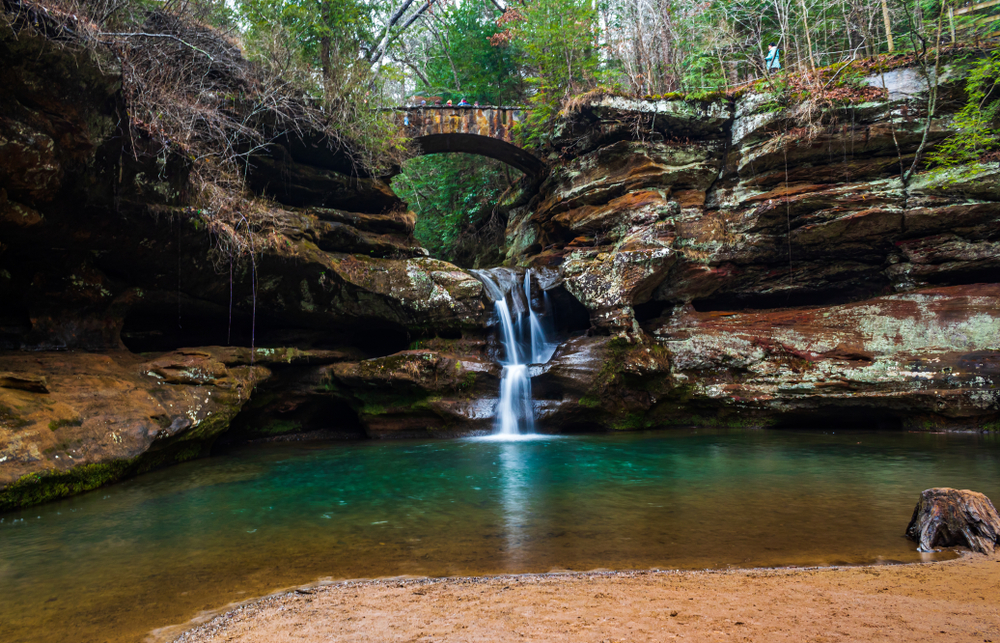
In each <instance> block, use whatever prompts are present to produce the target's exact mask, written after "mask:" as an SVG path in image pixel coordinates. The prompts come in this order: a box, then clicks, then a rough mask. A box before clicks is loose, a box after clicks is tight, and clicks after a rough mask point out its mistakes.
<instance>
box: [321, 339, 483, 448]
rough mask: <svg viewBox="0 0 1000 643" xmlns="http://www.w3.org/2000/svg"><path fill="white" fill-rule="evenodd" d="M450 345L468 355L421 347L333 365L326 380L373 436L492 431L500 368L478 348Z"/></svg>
mask: <svg viewBox="0 0 1000 643" xmlns="http://www.w3.org/2000/svg"><path fill="white" fill-rule="evenodd" d="M442 344H443V345H442V346H441V348H444V349H446V350H447V348H449V347H448V346H447V342H442ZM450 348H452V349H455V348H460V349H462V351H463V354H461V355H456V354H454V353H446V352H441V351H440V350H432V349H417V350H408V351H403V352H400V353H396V354H393V355H389V356H387V357H379V358H374V359H369V360H365V361H361V362H345V363H341V364H334V365H332V366H330V367H328V368H327V369H325V372H324V384H325V385H326V387H327V389H328V390H329V391H330V394H331V395H335V396H340V397H342V398H344V399H347V400H348V401H349V403H350V404H351V406H352V407H353V408H354V409H355V411H356V412H357V414H358V418H359V419H360V421H361V424H362V425H363V426H364V429H365V432H366V433H367V435H368V436H370V437H375V438H387V437H428V436H431V437H435V436H437V437H445V436H457V435H477V434H485V433H489V432H491V430H492V427H493V410H494V407H495V406H496V402H497V400H496V396H497V391H498V390H499V382H500V368H499V366H497V365H496V364H494V363H493V362H492V361H490V360H488V359H485V358H483V357H481V356H476V355H475V354H474V353H472V352H473V351H475V352H479V351H477V350H476V348H474V347H471V346H469V345H465V346H460V347H459V346H451V347H450ZM470 353H472V354H470Z"/></svg>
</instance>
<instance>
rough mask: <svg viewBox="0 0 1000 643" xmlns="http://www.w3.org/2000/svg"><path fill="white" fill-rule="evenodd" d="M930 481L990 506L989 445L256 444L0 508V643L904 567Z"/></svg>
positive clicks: (676, 437)
mask: <svg viewBox="0 0 1000 643" xmlns="http://www.w3.org/2000/svg"><path fill="white" fill-rule="evenodd" d="M939 485H940V486H950V487H955V488H958V489H964V488H972V489H976V490H978V491H981V492H983V493H985V494H986V495H987V496H989V497H992V498H998V497H1000V436H997V435H927V434H910V433H851V432H841V431H837V432H836V435H833V434H827V433H820V432H816V431H812V432H807V431H791V430H781V431H778V430H769V431H678V430H674V431H665V432H660V433H646V434H627V435H604V436H595V435H587V436H565V437H561V438H559V439H555V440H525V441H488V440H487V441H483V440H399V441H378V440H376V441H360V442H353V443H343V442H340V443H286V444H281V443H268V444H260V445H251V446H247V447H243V448H240V449H238V450H236V451H232V452H229V453H226V454H223V455H220V456H217V457H213V458H208V459H204V460H197V461H192V462H188V463H185V464H182V465H178V466H176V467H173V468H170V469H165V470H162V471H158V472H154V473H150V474H147V475H144V476H141V477H139V478H136V479H133V480H130V481H127V482H124V483H121V484H116V485H112V486H110V487H107V488H104V489H98V490H96V491H93V492H91V493H87V494H83V495H80V496H77V497H74V498H68V499H65V500H61V501H58V502H53V503H50V504H46V505H43V506H40V507H35V508H32V509H26V510H23V511H20V512H16V513H8V514H3V515H0V552H2V556H0V640H2V641H3V642H4V643H57V642H60V643H61V642H63V641H74V642H75V643H98V642H100V643H126V642H129V643H135V642H136V641H140V640H142V639H143V637H144V636H145V634H146V633H147V632H148V631H149V630H151V629H153V628H158V627H164V626H166V625H169V624H172V623H183V622H186V621H187V620H188V619H190V618H192V617H194V616H195V615H196V614H197V613H198V612H199V611H201V610H207V609H217V608H220V607H222V606H224V605H226V604H228V603H230V602H232V601H239V600H246V599H249V598H253V597H255V596H260V595H263V594H266V593H268V592H272V591H275V590H277V589H279V588H282V587H289V586H294V585H299V584H304V583H309V582H313V581H316V580H318V579H321V578H330V579H348V578H366V577H367V578H372V577H380V576H398V575H401V574H408V575H416V576H420V575H426V576H461V575H469V574H494V573H520V572H547V571H550V570H557V569H569V570H579V571H586V570H592V569H602V568H603V569H648V568H670V569H675V568H688V569H691V568H706V567H725V566H729V565H733V566H738V567H761V566H773V565H823V564H851V563H872V562H879V561H882V562H892V561H906V562H908V561H918V560H921V558H922V555H921V554H919V553H917V551H916V543H913V542H911V541H909V540H906V539H905V538H904V537H903V532H904V530H905V529H906V525H907V522H908V521H909V519H910V515H911V513H912V512H913V506H914V503H915V502H916V501H917V498H918V496H919V494H920V491H922V490H923V489H926V488H928V487H932V486H939ZM949 555H950V554H948V553H942V554H935V555H932V556H937V557H939V558H940V557H942V556H949Z"/></svg>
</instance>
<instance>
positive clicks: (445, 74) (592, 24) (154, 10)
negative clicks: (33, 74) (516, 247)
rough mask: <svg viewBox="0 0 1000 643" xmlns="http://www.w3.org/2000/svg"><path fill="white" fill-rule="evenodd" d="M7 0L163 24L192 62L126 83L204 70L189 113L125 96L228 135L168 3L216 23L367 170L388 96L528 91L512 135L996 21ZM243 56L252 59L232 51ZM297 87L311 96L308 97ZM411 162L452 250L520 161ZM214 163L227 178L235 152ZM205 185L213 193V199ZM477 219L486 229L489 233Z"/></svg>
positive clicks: (822, 75) (819, 7)
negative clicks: (625, 103)
mask: <svg viewBox="0 0 1000 643" xmlns="http://www.w3.org/2000/svg"><path fill="white" fill-rule="evenodd" d="M4 2H5V4H7V5H14V4H16V5H19V6H39V7H42V8H43V9H44V10H45V11H49V10H52V12H53V13H61V14H62V15H66V16H73V19H74V20H75V19H76V18H77V17H78V16H79V17H82V18H84V19H85V21H86V22H87V23H88V25H90V26H89V27H88V28H89V29H90V31H91V32H92V33H93V35H94V37H95V38H97V39H101V40H102V42H109V41H108V38H112V40H113V41H114V42H117V44H116V45H115V46H116V47H118V48H119V49H121V50H123V51H126V50H127V51H131V52H133V55H134V54H135V53H136V52H139V53H141V52H143V51H145V52H147V53H149V52H152V51H153V50H152V49H151V45H152V44H153V43H160V44H161V45H162V44H163V43H165V42H166V41H162V40H160V41H156V40H154V39H155V38H157V37H167V38H173V39H174V41H173V42H172V43H171V46H173V47H174V48H175V49H177V48H180V49H182V50H185V51H186V52H187V53H188V54H189V55H188V56H187V57H188V58H189V59H190V60H191V65H190V66H188V67H184V68H183V69H180V68H179V69H178V70H172V69H170V68H169V67H164V66H162V65H158V63H156V60H157V59H156V58H155V57H149V59H148V62H149V64H148V65H147V68H146V69H144V70H139V71H137V72H136V75H135V78H136V79H137V82H136V83H133V84H132V85H129V86H131V87H140V86H142V88H143V92H145V93H143V94H141V95H140V94H136V96H137V98H141V99H143V100H145V99H146V98H148V96H149V93H148V91H147V86H146V85H143V84H142V83H144V82H146V81H148V80H149V79H150V78H153V77H156V78H158V79H159V80H158V82H161V84H163V83H166V84H169V83H174V84H175V85H176V84H178V83H185V82H188V81H189V80H192V79H200V80H198V83H199V84H198V85H197V86H195V87H188V88H187V89H186V90H185V91H186V94H187V96H188V99H187V101H188V102H187V103H184V102H176V101H175V103H176V104H175V105H174V106H175V107H176V106H181V107H183V106H184V105H188V106H189V107H190V109H188V110H187V111H184V110H183V109H182V110H181V112H183V113H181V112H177V110H175V109H162V107H163V105H164V101H162V100H161V101H159V102H156V101H152V102H150V101H149V100H146V103H143V100H137V102H136V105H137V106H138V107H140V108H142V109H140V110H138V111H137V112H136V113H137V114H140V115H141V116H142V118H144V119H146V121H145V123H144V125H146V126H148V127H147V129H148V130H149V131H151V132H153V133H156V132H162V133H164V134H163V138H164V140H168V139H169V141H170V142H171V144H176V143H177V141H178V140H179V139H185V140H188V139H192V135H191V131H186V130H185V129H184V123H186V122H188V120H191V119H192V118H193V116H192V114H194V113H195V112H197V114H211V115H212V116H213V118H215V121H211V119H204V118H202V119H201V120H202V121H204V122H215V123H221V124H222V126H224V128H225V127H228V128H230V130H229V131H231V134H232V135H231V136H229V135H227V136H229V138H227V139H226V140H228V141H232V140H236V139H238V138H239V137H240V136H242V135H243V134H244V130H245V129H246V128H245V126H244V125H242V124H241V123H240V122H237V121H236V120H234V119H233V118H232V113H231V112H232V110H231V109H230V108H229V107H227V105H229V104H231V103H232V104H235V103H239V102H241V101H242V102H246V101H245V99H246V96H245V95H244V94H242V93H240V94H239V95H235V94H232V93H231V92H225V91H223V89H222V88H221V86H220V87H214V86H213V87H211V88H209V87H207V86H205V85H204V82H205V79H206V78H211V75H206V74H203V73H202V71H203V70H205V69H210V68H217V67H218V62H219V61H217V60H216V58H214V57H212V55H210V54H209V53H208V52H207V50H206V49H204V47H203V46H200V45H197V44H195V43H192V42H188V41H185V40H184V39H183V38H181V37H179V36H178V35H177V34H178V33H180V32H178V31H177V28H178V27H177V25H178V24H180V23H179V22H177V21H178V20H183V21H188V23H193V24H196V25H203V26H205V27H211V28H212V29H214V31H215V32H216V33H220V34H221V35H222V36H223V38H222V40H220V42H224V43H227V44H226V46H225V47H222V48H221V49H218V48H217V54H216V55H221V54H220V53H219V52H222V51H223V50H226V47H229V48H230V49H231V51H230V50H226V53H225V56H226V58H227V60H232V61H234V62H233V66H232V67H231V70H232V71H233V73H235V74H236V75H237V76H239V77H240V78H241V79H243V80H241V81H240V82H242V83H244V84H245V85H246V86H248V87H249V86H253V87H256V88H262V89H257V90H255V91H256V93H255V94H254V95H253V97H252V98H253V100H254V101H257V102H256V103H254V105H255V106H254V109H255V110H257V111H258V112H260V113H263V112H266V111H268V110H270V111H271V112H273V113H280V114H282V116H281V118H285V119H286V120H289V121H290V122H294V121H295V120H296V119H300V118H304V117H308V118H310V119H313V121H315V123H316V124H318V125H322V127H323V128H326V130H327V131H329V133H330V140H332V141H335V142H336V144H338V145H341V144H343V145H344V146H345V149H347V148H349V149H350V150H351V154H352V159H353V161H354V162H355V164H356V167H358V168H359V169H360V170H361V171H363V172H367V173H369V174H384V173H386V172H388V171H391V170H392V169H393V168H395V167H399V165H400V164H402V163H404V162H406V158H407V156H408V152H407V149H406V141H405V140H403V139H402V138H401V136H400V133H399V131H398V129H397V127H396V126H395V124H394V122H393V120H392V118H391V116H390V115H389V112H387V111H386V108H391V107H394V106H398V105H402V104H415V103H416V104H419V103H420V101H428V102H434V101H437V100H441V101H448V100H452V101H455V102H457V101H459V100H461V99H465V100H467V101H468V102H469V103H474V102H479V103H481V104H485V105H511V106H522V107H527V108H529V109H530V111H529V116H528V118H527V119H526V120H525V122H524V123H523V124H522V125H521V126H520V131H518V132H517V135H518V136H519V140H520V143H521V144H522V145H524V146H525V147H528V148H538V147H543V146H544V145H545V143H546V140H547V139H548V137H549V135H550V133H551V128H552V125H553V123H554V120H555V116H556V115H557V114H558V113H559V112H560V110H562V109H564V108H565V106H566V105H567V103H568V101H570V99H572V98H573V97H574V96H579V95H584V94H587V93H588V92H599V93H613V94H619V95H628V96H635V97H657V98H658V97H670V98H680V97H687V98H695V99H697V98H711V97H716V96H721V95H726V94H728V95H731V94H732V92H734V91H737V90H739V89H740V88H745V87H747V86H749V85H751V84H752V83H755V82H756V83H761V82H763V83H767V84H768V86H769V88H770V89H772V90H774V89H778V90H781V91H784V92H786V93H790V94H792V93H796V92H797V93H798V95H803V96H804V95H809V94H810V93H812V95H815V92H816V91H817V90H818V89H821V90H822V91H826V90H827V89H828V88H830V86H831V83H832V82H833V80H834V79H836V80H837V83H838V85H840V86H843V85H846V84H849V83H850V81H851V78H852V70H851V69H849V68H848V67H849V65H852V64H855V63H858V62H859V61H876V59H878V58H880V57H881V59H882V60H886V59H887V58H886V57H887V56H890V57H891V56H894V57H895V58H894V60H897V61H899V60H902V61H904V62H905V63H906V64H914V65H915V66H918V67H920V68H921V69H923V71H924V73H925V75H927V76H928V78H930V76H931V74H932V73H933V69H934V68H935V67H936V62H935V60H934V59H935V56H937V55H938V53H939V52H940V51H941V50H942V49H945V48H955V47H958V48H959V50H979V49H991V48H994V47H995V46H996V42H997V41H998V39H1000V19H998V15H1000V5H995V4H991V3H989V2H982V3H979V4H976V3H973V2H967V1H966V0H389V1H388V2H373V1H372V0H4ZM81 24H82V22H81ZM171 25H173V26H171ZM158 29H166V30H167V31H168V32H169V33H167V32H164V33H159V32H157V30H158ZM171 29H172V30H173V31H170V30H171ZM151 31H152V32H153V33H150V32H151ZM195 31H196V30H195ZM192 33H194V32H192ZM199 42H200V41H199ZM771 46H774V47H775V48H776V49H777V54H776V56H773V57H772V59H771V60H776V61H777V65H772V64H770V63H768V62H767V61H768V58H767V56H768V53H769V50H770V49H771ZM185 48H186V49H185ZM238 57H241V58H240V59H241V60H242V58H245V59H246V61H248V62H249V63H250V64H251V65H253V66H254V70H250V69H248V68H244V67H241V66H240V65H242V64H243V63H242V62H239V61H238V60H237V58H238ZM980 58H983V59H984V62H983V63H982V64H981V65H980V66H979V68H977V70H975V71H974V73H973V77H972V79H971V80H970V84H969V87H968V92H969V95H970V97H971V98H970V104H969V106H967V108H966V109H965V110H963V111H962V112H961V113H960V115H959V120H958V125H959V127H960V128H962V130H963V136H962V137H959V138H956V139H955V140H953V141H952V144H951V147H948V146H947V145H945V146H943V147H942V150H941V151H939V152H936V153H934V154H931V155H929V157H928V159H929V160H931V161H932V162H935V163H937V164H940V165H948V164H949V163H953V162H956V159H958V160H966V159H969V158H985V157H987V156H988V155H990V154H995V153H996V151H997V143H996V138H997V136H996V133H997V131H1000V127H998V126H1000V123H997V120H998V114H997V108H996V106H997V102H996V98H997V82H998V78H997V75H998V71H997V70H998V67H997V62H996V60H997V59H996V55H995V54H993V55H990V54H987V55H986V56H985V57H983V56H980ZM866 64H867V63H866ZM871 64H875V65H876V66H878V65H879V64H882V63H877V62H874V63H871ZM771 66H773V67H777V66H780V72H779V71H778V70H777V69H768V67H771ZM845 69H846V70H847V71H845ZM866 69H868V67H866ZM855 71H856V70H855ZM139 72H141V73H139ZM181 72H183V74H181ZM855 75H857V74H855ZM182 76H183V78H182ZM185 79H187V80H185ZM139 81H141V82H139ZM168 81H169V82H168ZM178 87H179V85H178ZM181 89H183V88H181ZM847 89H848V90H849V89H850V88H847ZM288 90H292V93H293V94H295V95H296V96H298V97H300V99H301V100H299V99H296V100H299V103H295V102H294V101H293V102H285V103H282V104H280V105H278V109H277V111H275V109H273V105H272V104H271V103H269V101H271V102H273V101H274V100H275V97H277V96H284V95H287V94H288ZM175 93H178V92H175ZM180 93H185V92H180ZM838 96H841V97H843V96H847V97H848V98H850V92H849V91H846V90H845V91H843V92H840V94H837V93H836V92H832V93H829V94H828V95H826V96H825V97H828V98H837V97H838ZM154 98H155V97H154ZM855 98H859V99H866V100H867V99H869V98H870V96H868V95H867V94H865V95H860V94H859V96H858V97H855ZM147 103H148V104H147ZM300 103H301V104H303V105H306V106H308V108H309V109H305V110H303V109H301V108H300V107H299V104H300ZM275 105H277V103H275ZM206 109H207V110H209V111H206ZM227 110H228V111H227ZM310 110H313V111H310ZM171 119H173V120H171ZM279 120H280V119H279ZM320 121H322V123H320ZM241 128H243V129H241ZM209 129H211V128H209ZM203 134H204V135H203V139H204V140H205V141H212V140H214V139H213V138H212V136H213V134H212V132H210V131H208V130H205V131H204V132H203ZM233 137H235V138H233ZM192 140H193V139H192ZM348 142H349V144H348ZM265 143H266V141H263V140H260V141H258V140H248V141H245V142H243V143H242V144H243V145H244V147H245V146H247V145H250V146H254V145H258V144H265ZM192 145H193V143H192ZM190 153H191V155H192V157H196V158H199V159H203V158H208V157H209V156H210V155H206V154H204V153H201V152H198V151H197V150H195V149H194V148H193V147H192V148H191V150H190ZM408 163H410V165H405V166H404V167H403V175H402V177H401V179H400V181H399V182H397V183H398V185H399V186H401V187H400V189H401V190H402V191H403V192H405V193H406V196H407V197H414V198H415V197H416V195H418V194H422V193H423V194H427V193H428V190H429V189H430V187H429V186H432V185H441V184H440V182H441V181H449V182H450V183H449V185H448V187H447V189H445V188H442V189H441V195H440V198H439V199H437V198H435V199H429V198H425V199H423V200H422V202H423V203H432V204H433V207H431V209H429V210H428V211H427V212H422V211H420V207H421V206H414V207H416V208H417V210H418V217H423V220H422V223H421V224H420V227H419V230H418V232H419V233H420V234H422V235H423V237H422V239H421V240H422V241H423V242H424V243H425V244H427V245H428V247H430V248H432V249H433V250H434V252H435V254H436V255H438V256H442V257H448V258H456V257H457V256H458V254H461V252H459V249H458V247H457V246H456V245H455V244H456V243H458V240H459V239H465V240H468V239H469V238H470V237H469V234H465V236H463V234H459V231H457V230H453V229H451V228H449V226H452V227H454V226H464V227H463V229H464V230H466V231H467V232H469V231H476V230H480V229H481V228H482V227H483V226H485V225H486V224H487V222H491V221H492V222H494V223H490V225H491V226H494V227H495V219H496V217H497V216H498V215H497V209H496V208H495V207H492V206H490V207H487V203H488V202H489V201H490V199H492V198H493V197H494V196H495V195H496V194H499V193H503V192H504V191H506V190H508V189H511V188H512V185H513V182H514V179H515V178H516V173H513V174H512V172H511V171H510V170H509V169H505V168H501V167H499V166H496V165H495V164H492V163H490V162H487V161H484V160H482V159H472V160H468V159H466V160H455V159H452V160H445V159H442V158H435V159H433V160H432V159H420V160H419V162H417V161H409V162H408ZM413 163H416V165H413ZM215 165H216V166H218V167H220V168H222V169H223V170H225V171H226V172H227V176H229V177H230V179H227V180H229V181H230V183H231V184H232V185H235V186H237V188H238V185H239V177H238V165H232V164H230V165H229V166H227V165H226V164H224V163H223V164H219V163H215ZM213 171H214V170H213ZM213 181H214V183H218V181H215V180H214V179H213V180H211V181H208V180H206V185H209V183H212V182H213ZM234 189H236V188H234ZM232 191H233V190H229V192H230V193H231V192H232ZM206 194H207V193H206ZM411 200H412V199H411ZM212 201H213V199H211V198H208V199H206V202H212ZM214 201H215V202H216V205H218V202H219V199H214ZM219 207H223V206H219ZM235 208H236V206H231V208H230V209H235ZM449 208H452V209H449ZM234 211H235V210H234ZM475 213H478V214H475ZM427 217H438V219H437V220H435V221H431V220H429V219H428V218H427ZM442 217H443V218H442ZM460 221H461V223H459V222H460ZM446 223H447V225H446ZM491 229H492V228H491ZM476 235H479V236H482V235H481V234H480V233H479V232H477V233H476V234H474V235H473V236H476ZM486 236H488V237H489V238H491V239H492V238H494V237H496V233H495V231H493V232H490V233H489V234H487V235H486ZM463 243H464V241H463Z"/></svg>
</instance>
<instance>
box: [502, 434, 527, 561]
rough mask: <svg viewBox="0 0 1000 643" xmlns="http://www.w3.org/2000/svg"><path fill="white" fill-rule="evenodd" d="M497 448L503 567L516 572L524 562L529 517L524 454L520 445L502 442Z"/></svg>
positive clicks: (523, 449) (522, 446)
mask: <svg viewBox="0 0 1000 643" xmlns="http://www.w3.org/2000/svg"><path fill="white" fill-rule="evenodd" d="M498 446H499V448H500V454H499V456H500V469H499V476H500V484H499V485H498V486H499V491H500V505H501V507H502V513H503V529H504V531H503V533H504V542H505V543H506V548H505V551H504V556H505V559H506V561H507V564H508V565H509V566H510V567H513V568H520V567H521V566H522V564H523V562H524V554H525V547H524V545H525V541H526V540H527V525H528V521H529V516H530V514H531V493H530V490H531V489H530V487H531V485H530V481H531V472H530V471H529V469H528V466H527V463H528V458H527V451H526V449H525V446H524V445H523V444H520V443H518V442H505V443H501V444H499V445H498Z"/></svg>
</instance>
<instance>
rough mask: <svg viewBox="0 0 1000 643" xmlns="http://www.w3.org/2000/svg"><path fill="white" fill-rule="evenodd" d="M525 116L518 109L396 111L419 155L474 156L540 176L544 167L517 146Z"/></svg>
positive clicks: (415, 109)
mask: <svg viewBox="0 0 1000 643" xmlns="http://www.w3.org/2000/svg"><path fill="white" fill-rule="evenodd" d="M525 116H526V112H525V111H523V110H521V109H520V108H517V107H438V106H423V107H409V108H400V109H399V110H398V111H397V120H398V122H399V124H400V127H401V128H402V130H403V132H404V133H405V134H406V136H407V137H409V138H411V139H413V141H414V142H415V143H416V145H417V149H418V150H419V152H418V153H419V154H420V155H425V154H443V153H449V152H461V153H465V154H475V155H478V156H486V157H488V158H492V159H496V160H498V161H501V162H503V163H506V164H508V165H510V166H512V167H514V168H517V169H518V170H520V171H521V172H524V173H525V174H527V175H529V176H537V175H539V174H541V173H542V171H543V170H544V168H545V164H544V163H543V162H542V161H541V160H540V159H539V158H538V157H536V156H535V155H534V154H531V153H530V152H527V151H525V150H523V149H521V148H520V147H518V146H517V145H516V144H514V139H513V131H512V130H513V126H514V125H515V124H516V123H519V122H521V121H522V120H523V119H524V117H525Z"/></svg>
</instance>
